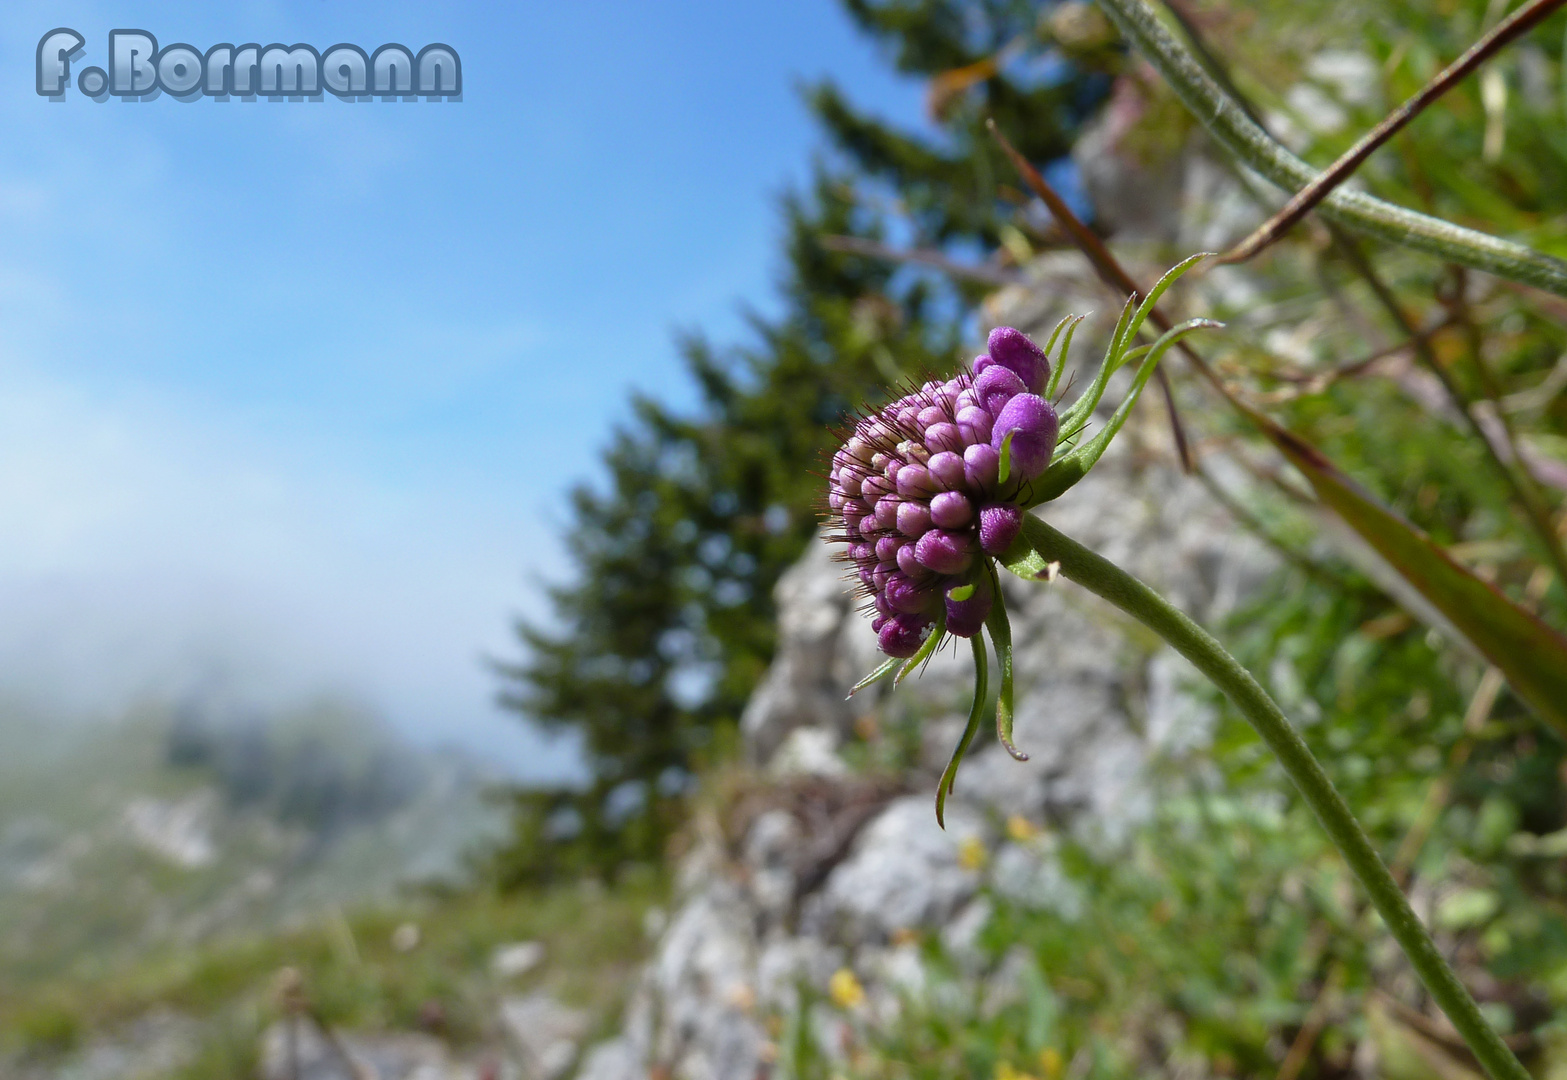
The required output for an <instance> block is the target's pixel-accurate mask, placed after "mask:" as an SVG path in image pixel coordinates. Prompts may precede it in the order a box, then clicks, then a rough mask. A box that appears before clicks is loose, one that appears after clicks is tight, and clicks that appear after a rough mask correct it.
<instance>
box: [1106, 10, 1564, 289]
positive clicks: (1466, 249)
mask: <svg viewBox="0 0 1567 1080" xmlns="http://www.w3.org/2000/svg"><path fill="white" fill-rule="evenodd" d="M1099 3H1100V5H1101V6H1102V7H1103V8H1104V10H1105V13H1106V14H1107V15H1109V17H1110V21H1111V22H1113V23H1115V25H1116V27H1117V29H1119V30H1120V31H1121V33H1122V34H1123V35H1125V36H1126V38H1127V39H1128V40H1130V41H1131V42H1132V43H1133V44H1134V45H1135V46H1136V47H1137V51H1138V52H1140V53H1141V54H1142V55H1143V56H1144V57H1145V58H1147V60H1148V62H1149V63H1151V64H1152V65H1153V66H1154V67H1155V68H1156V69H1158V71H1159V74H1161V75H1163V76H1164V78H1165V80H1166V81H1167V82H1169V84H1170V86H1171V88H1172V89H1174V90H1175V92H1176V94H1177V95H1178V96H1179V97H1180V99H1181V101H1182V102H1184V103H1185V105H1186V107H1187V108H1188V109H1190V110H1191V112H1192V114H1193V115H1194V116H1196V117H1197V119H1198V120H1199V121H1201V122H1202V124H1203V126H1204V127H1206V128H1207V129H1208V131H1209V133H1210V134H1212V135H1213V137H1214V138H1215V139H1217V140H1218V141H1219V143H1220V144H1221V145H1223V146H1224V147H1225V149H1227V150H1228V151H1229V152H1230V153H1232V154H1234V155H1235V156H1236V157H1237V158H1239V159H1240V160H1241V161H1243V162H1245V164H1246V165H1247V166H1249V167H1250V168H1252V169H1254V170H1256V171H1257V172H1258V173H1260V174H1261V175H1262V176H1264V177H1266V178H1267V179H1268V180H1270V181H1272V182H1273V183H1274V184H1276V185H1278V186H1279V187H1281V188H1283V189H1284V190H1286V191H1288V192H1290V193H1292V194H1293V193H1294V192H1296V191H1299V190H1300V189H1301V188H1304V187H1306V186H1307V185H1308V184H1310V183H1311V182H1312V181H1313V180H1315V179H1316V177H1317V175H1318V174H1317V171H1316V170H1315V169H1313V168H1312V167H1311V166H1310V165H1307V164H1306V163H1305V162H1304V161H1302V160H1301V159H1300V158H1298V157H1296V156H1295V155H1294V154H1292V153H1290V152H1289V151H1288V150H1286V149H1285V148H1284V147H1283V146H1282V145H1281V144H1280V143H1278V142H1277V141H1276V140H1275V139H1273V137H1272V136H1270V135H1269V134H1268V133H1267V132H1266V131H1264V130H1262V128H1260V127H1259V126H1257V123H1256V122H1255V121H1254V120H1252V118H1251V117H1250V116H1248V115H1247V114H1246V111H1245V110H1244V109H1243V108H1242V107H1241V106H1240V105H1239V104H1238V103H1237V102H1236V101H1235V100H1234V99H1233V98H1231V97H1230V95H1229V94H1227V93H1225V92H1224V90H1223V89H1221V88H1220V86H1219V84H1218V83H1216V82H1215V81H1214V80H1213V78H1212V77H1211V76H1210V75H1209V74H1208V72H1207V71H1205V70H1204V69H1203V67H1202V65H1201V64H1199V63H1198V62H1197V60H1196V58H1195V57H1193V56H1192V54H1191V52H1190V51H1189V50H1188V49H1187V48H1186V47H1185V46H1183V45H1182V44H1181V43H1180V42H1178V41H1177V40H1176V39H1175V37H1174V35H1172V34H1171V33H1170V32H1169V31H1168V30H1166V29H1165V27H1164V25H1163V24H1162V23H1161V22H1160V21H1159V17H1158V15H1157V14H1155V12H1154V9H1153V7H1152V6H1151V5H1150V4H1149V3H1148V2H1147V0H1099ZM1320 210H1321V213H1323V214H1324V215H1326V216H1327V217H1328V218H1329V219H1330V220H1333V221H1336V222H1338V223H1339V224H1341V225H1343V226H1345V227H1346V228H1350V229H1354V230H1355V231H1356V232H1361V233H1365V234H1366V235H1368V236H1374V237H1376V238H1377V239H1379V240H1384V241H1387V242H1388V243H1391V244H1401V245H1403V246H1404V247H1408V248H1412V249H1414V250H1416V251H1423V252H1426V253H1427V254H1430V255H1435V256H1437V257H1438V258H1440V259H1443V260H1445V261H1447V262H1455V263H1458V264H1459V265H1461V266H1467V267H1470V268H1471V269H1475V270H1484V271H1486V272H1488V273H1492V274H1496V275H1497V276H1498V277H1504V278H1507V279H1509V280H1512V281H1521V282H1524V283H1526V284H1529V285H1534V286H1536V287H1538V288H1541V289H1544V290H1546V291H1547V292H1553V293H1556V294H1557V295H1559V296H1567V263H1564V262H1562V261H1561V260H1559V259H1553V258H1551V257H1550V256H1548V255H1542V254H1541V253H1540V252H1538V251H1534V250H1532V249H1530V248H1528V247H1525V246H1524V245H1522V244H1516V243H1513V242H1512V241H1510V240H1503V239H1501V238H1499V237H1495V236H1488V235H1487V234H1485V233H1482V232H1476V231H1475V230H1473V229H1466V228H1463V227H1462V226H1459V225H1454V224H1451V223H1450V222H1446V221H1442V220H1441V219H1439V218H1434V217H1429V216H1427V215H1425V214H1420V213H1416V212H1415V211H1413V210H1406V209H1404V208H1403V207H1401V206H1394V205H1393V204H1392V203H1387V202H1383V201H1382V200H1381V199H1376V198H1373V197H1371V196H1370V195H1366V194H1364V193H1362V192H1358V191H1347V190H1345V189H1343V188H1337V189H1335V190H1334V191H1333V192H1332V193H1331V194H1329V195H1328V196H1327V197H1326V198H1325V199H1324V200H1323V202H1322V205H1321V208H1320Z"/></svg>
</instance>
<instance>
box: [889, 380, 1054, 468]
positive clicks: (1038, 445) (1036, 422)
mask: <svg viewBox="0 0 1567 1080" xmlns="http://www.w3.org/2000/svg"><path fill="white" fill-rule="evenodd" d="M1059 427H1060V421H1059V420H1057V419H1056V411H1055V409H1053V408H1051V407H1050V402H1048V401H1046V400H1045V399H1044V398H1042V397H1038V396H1037V395H1034V394H1019V395H1018V396H1017V397H1015V398H1013V399H1012V400H1011V401H1009V402H1007V404H1006V408H1004V409H1002V410H1001V414H1000V415H999V416H997V417H996V426H995V428H994V429H993V430H992V431H991V433H990V445H991V446H993V447H995V448H996V451H997V452H998V453H999V452H1000V450H1001V446H1002V443H1003V442H1004V441H1005V440H1006V437H1007V436H1008V435H1009V434H1010V435H1011V436H1012V449H1011V459H1012V468H1011V473H1010V475H1009V476H1008V477H1007V479H1008V480H1009V481H1011V480H1031V479H1033V478H1034V477H1036V476H1038V475H1039V474H1040V473H1042V472H1044V471H1045V467H1046V466H1047V465H1049V464H1050V455H1051V454H1052V453H1054V452H1055V448H1056V434H1057V432H1058V430H1059ZM875 479H876V478H875V477H871V480H875ZM871 480H867V481H866V483H867V484H869V483H870V482H871Z"/></svg>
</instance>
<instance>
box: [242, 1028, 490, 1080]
mask: <svg viewBox="0 0 1567 1080" xmlns="http://www.w3.org/2000/svg"><path fill="white" fill-rule="evenodd" d="M474 1075H475V1072H474V1070H473V1069H472V1067H471V1066H466V1065H463V1064H461V1063H459V1062H456V1061H454V1060H453V1059H452V1057H451V1055H450V1054H449V1053H448V1051H447V1049H446V1045H445V1044H444V1043H442V1042H441V1040H439V1039H437V1038H434V1037H432V1036H429V1035H415V1034H410V1033H406V1032H398V1033H385V1032H342V1033H338V1032H334V1033H333V1034H332V1035H331V1037H328V1036H327V1034H326V1033H324V1032H322V1030H321V1029H320V1028H319V1027H317V1026H316V1025H315V1024H313V1023H311V1022H309V1021H307V1020H305V1019H303V1018H296V1019H292V1020H279V1021H278V1022H276V1023H274V1024H273V1025H272V1026H271V1027H269V1028H267V1030H266V1031H265V1032H264V1033H263V1034H262V1037H261V1065H260V1076H261V1080H364V1078H366V1077H376V1078H377V1080H458V1078H459V1077H462V1078H468V1077H473V1076H474Z"/></svg>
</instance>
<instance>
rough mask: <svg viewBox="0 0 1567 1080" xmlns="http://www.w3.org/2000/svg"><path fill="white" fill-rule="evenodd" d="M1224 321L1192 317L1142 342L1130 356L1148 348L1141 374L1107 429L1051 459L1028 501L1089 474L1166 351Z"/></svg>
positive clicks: (1057, 492)
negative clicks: (1186, 338)
mask: <svg viewBox="0 0 1567 1080" xmlns="http://www.w3.org/2000/svg"><path fill="white" fill-rule="evenodd" d="M1223 325H1224V324H1223V323H1217V322H1214V321H1213V320H1212V319H1191V320H1189V321H1187V322H1184V323H1182V324H1181V325H1180V326H1176V327H1172V328H1171V329H1170V330H1169V331H1168V332H1166V333H1165V334H1164V335H1162V336H1161V337H1160V338H1159V340H1158V341H1156V342H1154V343H1153V344H1152V345H1146V346H1140V347H1139V348H1136V349H1133V350H1132V351H1131V352H1130V353H1128V354H1127V355H1128V357H1130V356H1133V355H1135V354H1138V353H1143V352H1146V355H1145V356H1144V357H1143V362H1142V366H1141V367H1139V368H1138V369H1137V377H1136V378H1135V379H1134V380H1133V381H1132V387H1131V389H1130V390H1128V391H1127V394H1126V398H1125V400H1123V401H1122V402H1121V404H1120V407H1119V408H1117V409H1116V410H1115V415H1114V416H1112V417H1111V418H1110V422H1109V423H1108V424H1106V425H1105V428H1104V430H1103V431H1101V432H1100V433H1099V434H1097V435H1095V436H1094V437H1093V438H1092V439H1090V440H1089V441H1088V442H1086V443H1084V444H1083V445H1082V446H1079V447H1075V448H1074V449H1073V450H1072V451H1071V452H1070V453H1067V454H1063V455H1061V457H1060V458H1058V459H1057V460H1055V461H1053V462H1051V464H1050V468H1048V469H1046V470H1045V472H1044V475H1043V476H1041V477H1040V478H1039V479H1038V480H1036V481H1034V485H1033V493H1032V494H1031V495H1030V496H1029V500H1028V505H1029V506H1038V505H1039V504H1040V503H1042V502H1049V501H1050V500H1051V499H1056V498H1059V497H1060V496H1061V494H1062V493H1063V492H1065V491H1066V490H1067V489H1068V488H1070V487H1071V486H1072V485H1073V484H1075V483H1077V482H1078V481H1079V480H1081V479H1082V478H1083V477H1085V476H1087V475H1088V470H1089V469H1091V468H1093V467H1094V463H1095V462H1097V461H1098V460H1099V458H1100V457H1101V456H1102V455H1103V454H1104V452H1105V449H1106V448H1107V447H1109V445H1110V440H1111V439H1113V438H1115V436H1116V433H1117V432H1119V431H1120V430H1121V428H1122V426H1123V425H1125V423H1126V420H1127V417H1129V416H1131V414H1132V406H1133V405H1135V404H1137V398H1138V396H1139V395H1141V394H1142V392H1143V387H1145V386H1147V385H1148V380H1149V378H1150V377H1151V376H1152V375H1153V371H1154V368H1155V367H1157V366H1158V364H1159V360H1160V359H1161V358H1162V357H1163V356H1164V354H1165V353H1167V352H1169V351H1170V349H1171V348H1172V347H1173V346H1174V345H1175V343H1176V342H1178V341H1180V340H1181V339H1182V338H1184V337H1185V336H1186V335H1188V334H1191V333H1194V332H1195V331H1198V330H1204V329H1219V328H1222V327H1223ZM1074 434H1076V432H1075V431H1071V432H1066V433H1065V434H1063V435H1062V438H1063V439H1065V438H1070V437H1071V436H1072V435H1074Z"/></svg>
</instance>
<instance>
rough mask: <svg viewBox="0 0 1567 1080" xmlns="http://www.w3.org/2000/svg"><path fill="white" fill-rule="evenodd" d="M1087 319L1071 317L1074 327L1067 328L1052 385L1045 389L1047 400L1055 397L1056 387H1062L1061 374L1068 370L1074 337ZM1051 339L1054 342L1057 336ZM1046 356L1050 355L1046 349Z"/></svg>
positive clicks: (1080, 316)
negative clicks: (1067, 362) (1067, 364)
mask: <svg viewBox="0 0 1567 1080" xmlns="http://www.w3.org/2000/svg"><path fill="white" fill-rule="evenodd" d="M1086 318H1088V316H1087V315H1073V316H1071V319H1072V325H1071V326H1069V327H1067V328H1066V339H1065V340H1064V341H1062V342H1061V358H1060V359H1059V360H1057V361H1056V366H1055V370H1054V371H1052V372H1051V373H1050V385H1048V386H1046V387H1045V397H1046V398H1047V399H1049V398H1053V397H1055V395H1056V387H1058V386H1060V385H1061V373H1062V372H1063V371H1065V370H1066V354H1067V353H1068V352H1069V351H1070V350H1071V348H1072V335H1073V334H1076V333H1077V328H1078V327H1079V326H1080V325H1082V322H1083V320H1084V319H1086ZM1050 339H1051V341H1054V340H1055V335H1054V334H1052V335H1051V338H1050ZM1045 355H1046V356H1047V357H1048V356H1049V355H1050V349H1049V348H1046V349H1045Z"/></svg>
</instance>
